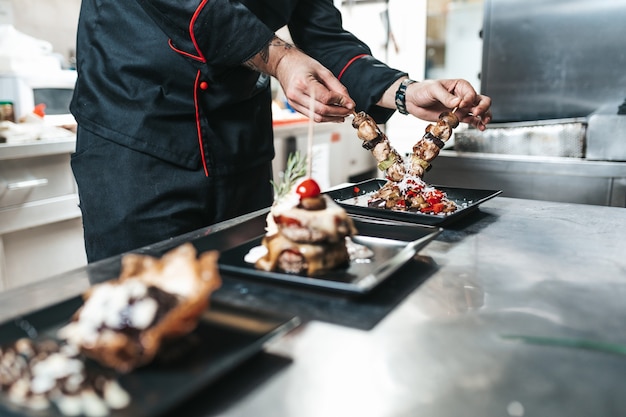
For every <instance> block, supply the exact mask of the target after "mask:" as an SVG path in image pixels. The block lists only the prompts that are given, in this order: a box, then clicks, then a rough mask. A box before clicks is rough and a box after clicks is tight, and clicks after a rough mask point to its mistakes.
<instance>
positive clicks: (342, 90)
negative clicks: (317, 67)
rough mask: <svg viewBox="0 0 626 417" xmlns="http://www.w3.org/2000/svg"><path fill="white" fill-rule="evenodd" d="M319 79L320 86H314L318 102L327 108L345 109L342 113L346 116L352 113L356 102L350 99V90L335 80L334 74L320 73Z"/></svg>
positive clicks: (328, 72)
mask: <svg viewBox="0 0 626 417" xmlns="http://www.w3.org/2000/svg"><path fill="white" fill-rule="evenodd" d="M317 78H318V81H319V84H318V85H316V84H314V85H313V88H315V91H314V94H315V97H316V99H317V101H319V102H320V103H323V104H325V105H327V106H333V107H335V110H336V109H337V108H341V109H345V112H342V113H345V114H346V115H347V114H350V113H352V111H353V110H354V107H355V103H354V100H352V99H351V98H350V94H349V93H348V89H347V88H346V87H345V86H344V85H343V84H341V82H340V81H339V80H338V79H337V78H335V76H334V75H333V73H332V72H330V71H320V72H319V73H318V74H317Z"/></svg>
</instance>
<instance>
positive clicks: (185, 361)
mask: <svg viewBox="0 0 626 417" xmlns="http://www.w3.org/2000/svg"><path fill="white" fill-rule="evenodd" d="M80 305H81V298H80V297H76V298H73V299H71V300H67V301H65V302H62V303H59V304H57V305H54V306H51V307H48V308H46V309H43V310H41V311H38V312H35V313H32V314H29V315H28V316H25V317H20V318H17V319H15V320H13V321H10V322H6V323H4V324H2V325H0V340H2V343H3V344H6V343H9V342H11V341H13V340H15V339H17V338H19V337H25V336H26V331H28V332H30V333H31V334H32V329H37V333H38V335H39V336H48V337H54V335H55V334H56V332H57V330H58V329H59V328H60V327H61V326H62V325H64V324H65V323H67V322H68V321H69V318H70V316H71V315H72V314H73V312H74V311H75V310H76V308H77V307H78V306H80ZM299 323H300V319H299V318H298V317H286V316H280V315H278V314H273V313H272V314H268V313H260V312H257V311H255V312H251V311H244V310H242V309H238V308H234V307H229V306H226V305H220V304H216V303H212V305H211V307H210V308H209V309H208V310H207V311H205V312H204V314H203V315H202V317H201V319H200V322H199V324H198V327H197V328H196V330H195V331H194V332H192V333H191V334H190V335H187V336H185V337H183V338H181V339H178V340H177V341H176V344H175V345H173V346H176V351H171V352H169V354H168V355H167V356H166V355H163V354H162V355H161V356H159V357H157V358H156V360H155V361H154V362H153V363H152V364H150V365H148V366H145V367H143V368H139V369H137V370H135V371H133V372H131V373H129V374H126V375H122V376H121V377H120V378H119V383H120V385H122V387H124V389H126V391H128V393H129V394H130V396H131V398H132V400H131V404H130V405H129V406H128V407H126V408H124V409H122V410H114V411H112V412H111V414H110V417H155V416H158V415H161V414H163V413H164V412H166V411H169V410H171V409H172V408H173V407H175V406H177V405H180V404H182V402H183V401H185V400H186V399H188V398H189V397H191V396H192V395H193V394H195V393H197V392H198V391H199V390H200V389H202V388H203V387H205V386H206V385H208V384H210V383H211V382H213V381H215V380H216V379H218V378H219V377H221V376H222V375H224V374H226V373H227V372H229V371H230V370H232V369H234V368H235V367H237V366H238V365H240V364H242V363H243V362H245V361H246V360H248V359H249V358H251V357H252V356H254V355H255V354H257V353H259V352H261V351H262V350H263V347H264V345H265V344H266V343H268V342H269V341H271V340H272V339H274V338H276V337H279V336H282V335H283V334H285V333H286V332H288V331H289V330H291V329H293V328H295V327H297V326H298V325H299ZM165 352H166V353H167V352H168V351H165ZM87 366H97V365H96V364H93V363H91V362H89V361H88V362H87ZM0 415H2V416H6V417H9V416H10V417H41V416H51V417H61V416H62V414H61V413H59V412H58V411H57V410H56V409H55V408H54V407H50V409H48V410H45V412H42V411H31V410H28V409H25V408H20V407H18V406H15V405H13V404H11V403H10V402H9V400H8V399H7V398H6V397H5V396H4V395H3V394H2V395H0Z"/></svg>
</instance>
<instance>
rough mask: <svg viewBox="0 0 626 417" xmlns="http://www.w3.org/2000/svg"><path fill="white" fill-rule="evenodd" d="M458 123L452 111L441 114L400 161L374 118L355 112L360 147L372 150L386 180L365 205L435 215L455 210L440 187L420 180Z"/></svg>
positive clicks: (353, 122)
mask: <svg viewBox="0 0 626 417" xmlns="http://www.w3.org/2000/svg"><path fill="white" fill-rule="evenodd" d="M458 125H459V119H458V118H457V117H456V115H455V114H454V111H451V112H444V113H441V115H440V116H439V120H438V121H437V122H436V123H431V124H429V125H428V126H427V127H426V133H424V135H423V136H422V138H421V139H420V140H419V141H418V142H417V143H416V144H415V145H414V146H413V152H412V153H411V154H410V156H409V157H408V158H407V160H404V159H403V158H402V157H401V156H400V154H399V153H398V151H396V150H395V149H394V148H393V146H391V143H390V141H389V139H388V138H387V136H386V135H385V134H384V133H383V132H382V130H381V129H380V128H379V127H378V126H377V125H376V122H375V121H374V119H372V117H371V116H369V115H368V114H366V113H365V112H359V113H357V114H356V115H355V116H354V120H353V121H352V126H353V127H354V128H355V129H356V130H357V136H358V137H359V139H361V140H362V141H363V144H362V146H363V148H364V149H367V150H369V151H371V152H372V156H374V158H375V159H376V161H377V162H378V169H379V170H380V171H383V172H384V173H385V178H386V179H387V183H386V184H385V185H384V186H383V187H382V188H380V190H378V191H376V192H375V193H374V194H373V195H372V196H371V198H370V200H369V201H368V202H367V204H368V206H370V207H375V208H384V209H389V210H398V211H412V212H420V213H428V214H437V215H445V214H447V213H453V212H454V211H456V210H457V208H458V207H457V205H456V203H455V202H454V201H452V200H450V199H449V198H448V197H447V196H446V194H445V193H444V192H442V191H441V190H438V189H436V188H434V187H433V186H431V185H428V184H427V183H426V182H424V180H423V179H422V177H423V176H424V172H426V171H427V170H428V169H430V162H431V161H432V160H433V159H435V158H436V157H437V155H439V151H440V150H441V149H442V148H443V146H444V145H445V142H446V141H448V139H450V136H451V135H452V130H453V129H454V128H456V127H457V126H458Z"/></svg>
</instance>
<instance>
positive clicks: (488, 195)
mask: <svg viewBox="0 0 626 417" xmlns="http://www.w3.org/2000/svg"><path fill="white" fill-rule="evenodd" d="M386 183H387V180H385V179H380V178H375V179H371V180H367V181H363V182H360V183H358V184H354V185H350V186H347V187H344V188H338V189H336V190H332V191H328V192H327V193H326V194H327V195H328V196H329V197H330V198H332V199H333V200H335V201H336V202H337V203H338V204H339V205H340V206H342V207H343V208H344V209H345V210H346V211H347V212H348V213H352V214H358V215H361V216H367V217H374V218H381V219H388V220H396V221H403V222H409V223H416V224H423V225H429V226H440V227H441V226H444V225H447V224H450V223H451V222H453V221H456V220H459V219H460V218H462V217H464V216H466V215H467V214H469V213H472V212H473V211H474V210H476V209H477V208H478V206H479V205H480V204H482V203H484V202H485V201H487V200H490V199H492V198H494V197H495V196H497V195H499V194H501V193H502V191H501V190H481V189H471V188H455V187H444V186H438V185H434V187H435V188H437V189H439V190H441V191H443V192H444V193H446V195H447V196H448V198H449V199H450V200H452V201H454V202H455V203H456V204H457V206H458V207H459V208H458V209H457V211H455V212H454V213H447V214H428V213H416V212H408V211H396V210H387V209H383V208H377V207H366V206H363V205H360V204H359V200H358V199H357V197H361V196H366V195H368V194H372V193H374V192H376V191H378V190H379V189H380V188H382V186H383V185H385V184H386ZM360 201H362V198H361V200H360Z"/></svg>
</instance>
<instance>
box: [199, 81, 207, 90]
mask: <svg viewBox="0 0 626 417" xmlns="http://www.w3.org/2000/svg"><path fill="white" fill-rule="evenodd" d="M207 88H209V83H207V82H206V81H202V82H201V83H200V90H206V89H207Z"/></svg>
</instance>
